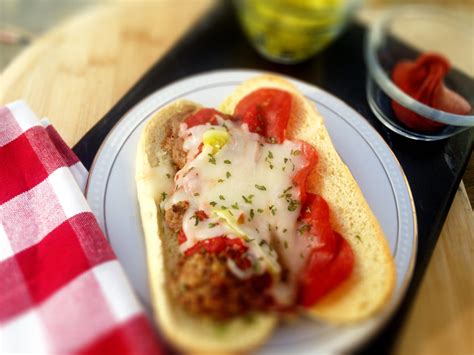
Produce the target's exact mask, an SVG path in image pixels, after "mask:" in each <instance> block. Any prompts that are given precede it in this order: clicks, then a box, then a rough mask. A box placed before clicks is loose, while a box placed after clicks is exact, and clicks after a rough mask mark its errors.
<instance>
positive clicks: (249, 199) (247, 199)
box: [242, 195, 254, 203]
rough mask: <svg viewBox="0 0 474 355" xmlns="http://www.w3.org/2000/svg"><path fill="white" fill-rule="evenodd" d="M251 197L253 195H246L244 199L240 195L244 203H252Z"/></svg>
mask: <svg viewBox="0 0 474 355" xmlns="http://www.w3.org/2000/svg"><path fill="white" fill-rule="evenodd" d="M253 196H254V195H248V196H247V197H245V196H244V195H242V198H243V200H244V201H245V203H252V198H253Z"/></svg>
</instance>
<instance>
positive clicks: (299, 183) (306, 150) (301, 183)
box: [293, 141, 318, 206]
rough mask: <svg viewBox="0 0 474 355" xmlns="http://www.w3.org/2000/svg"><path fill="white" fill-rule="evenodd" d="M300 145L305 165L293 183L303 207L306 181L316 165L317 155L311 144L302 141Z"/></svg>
mask: <svg viewBox="0 0 474 355" xmlns="http://www.w3.org/2000/svg"><path fill="white" fill-rule="evenodd" d="M300 143H301V154H303V156H304V157H305V159H306V161H307V164H306V165H305V166H304V167H303V168H301V169H300V170H299V171H298V172H297V173H296V174H295V176H294V177H293V183H294V184H295V185H296V187H298V188H299V190H300V202H301V205H302V206H304V205H305V204H306V185H307V184H306V180H307V179H308V176H309V174H310V173H311V172H312V171H313V169H314V168H315V167H316V164H317V163H318V153H317V152H316V149H314V147H313V146H312V145H311V144H309V143H306V142H304V141H300Z"/></svg>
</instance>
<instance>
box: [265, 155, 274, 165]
mask: <svg viewBox="0 0 474 355" xmlns="http://www.w3.org/2000/svg"><path fill="white" fill-rule="evenodd" d="M271 159H273V153H272V152H271V151H268V154H267V156H266V157H265V162H266V163H268V166H269V167H270V169H273V164H272V162H271Z"/></svg>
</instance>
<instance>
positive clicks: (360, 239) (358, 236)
mask: <svg viewBox="0 0 474 355" xmlns="http://www.w3.org/2000/svg"><path fill="white" fill-rule="evenodd" d="M355 237H356V238H357V239H358V240H359V241H360V242H361V241H362V238H361V237H360V235H358V234H357V235H356V236H355Z"/></svg>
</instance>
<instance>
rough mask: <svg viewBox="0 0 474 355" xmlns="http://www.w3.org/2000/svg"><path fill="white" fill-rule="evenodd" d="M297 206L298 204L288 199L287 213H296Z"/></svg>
mask: <svg viewBox="0 0 474 355" xmlns="http://www.w3.org/2000/svg"><path fill="white" fill-rule="evenodd" d="M299 205H300V203H299V202H298V201H297V200H292V199H290V200H289V201H288V211H290V212H293V211H296V209H297V208H298V206H299Z"/></svg>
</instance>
